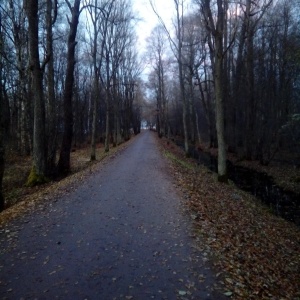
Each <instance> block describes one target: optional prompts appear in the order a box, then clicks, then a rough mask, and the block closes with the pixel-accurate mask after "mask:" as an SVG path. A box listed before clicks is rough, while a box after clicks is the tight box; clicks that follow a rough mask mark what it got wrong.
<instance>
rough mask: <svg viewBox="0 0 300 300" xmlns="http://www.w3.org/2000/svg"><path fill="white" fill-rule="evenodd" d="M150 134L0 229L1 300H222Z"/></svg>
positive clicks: (190, 221)
mask: <svg viewBox="0 0 300 300" xmlns="http://www.w3.org/2000/svg"><path fill="white" fill-rule="evenodd" d="M166 169H167V165H166V161H165V159H164V157H163V156H162V154H161V153H160V152H159V149H158V146H157V143H156V138H155V136H154V133H153V132H149V131H146V132H143V133H142V134H140V135H139V136H138V137H136V139H135V140H134V141H133V142H132V143H130V144H129V146H128V147H127V148H126V149H125V150H124V151H123V152H121V153H120V154H119V155H117V156H115V157H114V158H113V159H110V160H109V163H107V164H105V165H104V166H101V167H99V170H98V171H97V172H96V173H94V174H93V175H92V176H90V177H89V178H87V179H86V180H85V181H83V182H81V183H79V184H78V186H77V188H76V189H73V190H70V191H69V192H68V194H66V195H65V196H63V197H61V198H59V199H56V200H55V201H53V202H51V203H48V204H47V205H45V206H44V208H43V209H38V210H36V211H33V212H31V213H30V214H26V215H24V216H23V217H21V218H19V219H17V220H15V221H12V222H10V223H9V224H7V225H6V227H5V228H2V229H0V242H1V244H0V299H82V300H83V299H197V300H202V299H222V298H224V296H223V295H222V293H220V292H218V290H217V289H216V284H217V279H216V276H215V275H216V274H215V273H214V271H213V270H212V269H211V268H210V263H209V261H208V258H207V253H205V252H204V251H203V250H201V243H200V245H199V241H196V240H195V239H194V238H193V237H192V235H191V232H192V220H191V218H190V217H189V215H188V214H186V213H185V211H184V208H183V205H182V203H183V202H182V201H183V200H182V199H181V197H180V194H179V192H178V191H176V188H175V187H174V184H173V183H172V178H171V177H170V175H169V174H168V172H167V171H166Z"/></svg>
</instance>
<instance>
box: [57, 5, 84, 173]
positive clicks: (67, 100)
mask: <svg viewBox="0 0 300 300" xmlns="http://www.w3.org/2000/svg"><path fill="white" fill-rule="evenodd" d="M66 2H67V4H68V6H69V8H70V11H71V12H72V20H71V21H70V22H69V25H70V32H69V37H68V53H67V71H66V79H65V90H64V133H63V140H62V145H61V151H60V157H59V161H58V166H57V168H58V172H59V173H68V172H69V171H70V153H71V146H72V138H73V105H72V102H73V101H72V97H73V85H74V68H75V47H76V44H77V42H76V41H75V39H76V33H77V27H78V22H79V6H80V0H75V1H74V6H73V7H71V4H70V3H69V1H68V0H66Z"/></svg>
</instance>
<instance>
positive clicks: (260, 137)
mask: <svg viewBox="0 0 300 300" xmlns="http://www.w3.org/2000/svg"><path fill="white" fill-rule="evenodd" d="M184 4H185V1H178V0H174V22H173V24H175V25H174V28H173V29H171V30H169V29H167V28H166V26H165V24H164V23H163V22H162V20H161V19H160V21H161V24H162V25H161V27H162V31H164V37H161V35H162V34H161V32H160V31H159V30H158V29H155V30H154V31H153V32H152V36H151V45H152V47H155V49H154V50H153V49H151V52H152V53H153V51H155V53H156V54H157V55H156V57H155V60H154V62H153V59H152V65H153V72H152V73H151V75H150V77H149V79H150V83H151V84H150V89H151V90H152V98H153V100H154V101H156V103H157V107H158V110H159V113H158V124H159V126H158V131H159V132H158V133H159V135H160V136H161V135H164V134H166V133H168V134H169V135H170V134H172V135H173V136H175V135H178V136H181V137H184V139H185V141H186V142H185V150H186V152H187V154H188V151H189V149H188V148H189V147H187V145H186V144H187V143H188V145H195V144H198V145H202V146H203V144H205V145H207V146H208V147H218V151H219V153H218V161H219V165H218V173H219V179H220V180H225V181H226V173H227V170H226V156H227V152H228V151H230V152H232V153H235V154H236V155H237V156H238V157H239V158H240V159H248V160H259V161H260V163H261V164H264V165H267V164H269V163H270V161H271V160H272V159H273V158H274V156H275V155H276V154H277V153H283V152H284V151H286V150H288V152H289V154H291V156H292V158H293V161H294V163H297V162H298V164H299V153H300V148H299V146H300V145H299V140H300V123H299V119H300V118H299V115H300V97H299V94H300V84H299V83H300V81H299V79H300V27H299V26H300V25H299V24H300V22H299V21H300V18H299V16H300V14H299V13H300V11H299V7H300V6H299V1H297V0H293V1H286V0H279V1H272V0H255V1H252V0H243V1H227V0H217V1H210V0H195V1H193V4H194V6H193V8H194V9H193V11H194V12H193V13H191V12H190V11H189V14H187V13H186V12H187V10H185V6H184ZM154 9H155V7H154ZM175 12H177V13H175ZM180 14H181V15H180ZM173 32H174V33H173ZM167 38H168V39H169V44H170V46H171V52H170V51H169V52H167V50H165V53H168V54H165V55H164V56H163V57H162V56H161V55H159V53H160V51H161V50H160V49H161V48H162V46H163V44H164V43H165V41H166V39H167ZM172 57H173V60H172ZM172 62H173V63H172ZM176 65H177V67H176ZM162 71H163V74H162ZM162 89H163V91H162ZM162 103H165V104H164V106H165V107H167V109H161V105H162ZM180 112H182V113H183V115H182V117H180ZM161 120H166V121H165V122H162V121H161ZM162 126H163V127H164V128H161V127H162Z"/></svg>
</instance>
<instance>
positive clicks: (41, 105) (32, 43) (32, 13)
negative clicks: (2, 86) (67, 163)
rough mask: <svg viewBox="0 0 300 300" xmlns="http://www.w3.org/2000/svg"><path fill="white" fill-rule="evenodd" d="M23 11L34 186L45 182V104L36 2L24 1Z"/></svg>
mask: <svg viewBox="0 0 300 300" xmlns="http://www.w3.org/2000/svg"><path fill="white" fill-rule="evenodd" d="M25 9H26V13H27V18H28V34H29V54H30V70H31V72H32V89H33V90H34V94H33V97H34V125H33V166H32V170H31V172H30V175H29V177H28V180H27V185H35V184H39V183H43V182H45V181H46V178H45V172H46V147H45V142H46V140H45V102H44V94H43V70H42V68H41V65H40V59H39V36H38V22H39V20H38V0H26V1H25Z"/></svg>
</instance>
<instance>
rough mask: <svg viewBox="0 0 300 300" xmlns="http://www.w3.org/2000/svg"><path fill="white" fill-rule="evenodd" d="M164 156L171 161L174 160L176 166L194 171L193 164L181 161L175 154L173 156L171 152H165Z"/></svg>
mask: <svg viewBox="0 0 300 300" xmlns="http://www.w3.org/2000/svg"><path fill="white" fill-rule="evenodd" d="M164 155H165V156H166V157H167V158H168V159H170V160H172V161H173V162H175V163H176V164H178V165H181V166H182V167H184V168H186V169H189V170H194V166H193V165H192V164H191V163H189V162H187V161H184V160H181V159H179V158H178V157H176V156H175V155H174V154H172V153H171V152H169V151H165V152H164Z"/></svg>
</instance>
